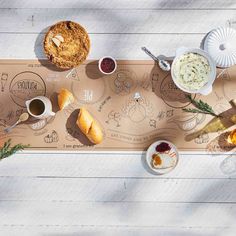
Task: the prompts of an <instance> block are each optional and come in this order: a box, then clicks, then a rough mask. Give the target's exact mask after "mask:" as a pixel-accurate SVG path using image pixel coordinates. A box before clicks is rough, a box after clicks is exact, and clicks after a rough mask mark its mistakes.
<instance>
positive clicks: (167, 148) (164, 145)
mask: <svg viewBox="0 0 236 236" xmlns="http://www.w3.org/2000/svg"><path fill="white" fill-rule="evenodd" d="M170 149H171V147H170V145H169V144H168V143H165V142H162V143H160V144H159V145H157V146H156V151H157V152H166V151H170Z"/></svg>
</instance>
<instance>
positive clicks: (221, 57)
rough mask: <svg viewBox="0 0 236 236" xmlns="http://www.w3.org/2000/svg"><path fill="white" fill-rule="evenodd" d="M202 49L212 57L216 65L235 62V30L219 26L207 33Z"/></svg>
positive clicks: (221, 65) (228, 64)
mask: <svg viewBox="0 0 236 236" xmlns="http://www.w3.org/2000/svg"><path fill="white" fill-rule="evenodd" d="M204 50H205V51H207V52H208V54H209V55H210V56H211V57H212V59H213V60H214V61H215V63H216V65H217V66H218V67H230V66H233V65H234V64H236V30H235V29H233V28H230V27H219V28H217V29H214V30H212V31H211V32H210V33H208V35H207V37H206V39H205V42H204Z"/></svg>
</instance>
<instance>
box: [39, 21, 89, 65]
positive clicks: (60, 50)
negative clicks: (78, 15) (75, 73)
mask: <svg viewBox="0 0 236 236" xmlns="http://www.w3.org/2000/svg"><path fill="white" fill-rule="evenodd" d="M57 35H60V36H62V37H63V39H64V42H61V43H60V45H59V46H57V45H56V44H55V43H54V42H53V40H52V39H53V38H54V37H55V36H57ZM89 49H90V40H89V36H88V33H87V32H86V30H85V29H84V28H83V27H82V26H81V25H80V24H78V23H75V22H72V21H61V22H58V23H57V24H55V25H53V26H51V27H50V29H49V30H48V32H47V33H46V35H45V38H44V52H45V54H46V55H47V57H48V59H49V60H50V61H51V62H52V63H53V64H55V65H56V66H58V67H60V68H63V69H69V68H73V67H76V66H78V65H80V64H81V63H83V62H84V61H85V60H86V58H87V56H88V53H89Z"/></svg>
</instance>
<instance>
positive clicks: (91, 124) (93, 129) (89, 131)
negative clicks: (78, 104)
mask: <svg viewBox="0 0 236 236" xmlns="http://www.w3.org/2000/svg"><path fill="white" fill-rule="evenodd" d="M76 124H77V126H78V127H79V128H80V130H81V131H82V132H83V134H85V135H86V137H87V138H88V139H89V140H90V141H91V142H92V143H94V144H99V143H101V142H102V140H103V134H102V129H101V127H100V126H99V124H98V123H97V121H96V120H94V118H93V117H92V116H91V115H90V113H89V112H88V111H87V110H86V109H85V108H80V111H79V115H78V118H77V121H76Z"/></svg>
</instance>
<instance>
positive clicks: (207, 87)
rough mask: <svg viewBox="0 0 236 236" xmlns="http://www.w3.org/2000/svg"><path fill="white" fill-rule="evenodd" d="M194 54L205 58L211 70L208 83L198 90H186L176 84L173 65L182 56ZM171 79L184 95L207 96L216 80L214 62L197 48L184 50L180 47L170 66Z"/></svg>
mask: <svg viewBox="0 0 236 236" xmlns="http://www.w3.org/2000/svg"><path fill="white" fill-rule="evenodd" d="M191 52H192V53H196V54H199V55H201V56H203V57H205V58H206V59H207V61H208V62H209V65H210V68H211V73H210V76H209V79H208V82H207V84H206V85H204V86H203V87H202V88H200V89H196V90H189V89H186V88H184V87H182V86H181V85H180V84H179V83H178V80H177V78H176V77H175V74H174V65H175V62H176V61H177V60H178V59H179V57H181V56H182V55H184V54H187V53H191ZM171 77H172V79H173V81H174V83H175V85H176V86H177V87H178V88H179V89H181V90H183V91H184V92H186V93H200V94H202V95H208V94H209V93H211V92H212V85H213V83H214V81H215V79H216V64H215V62H214V60H213V59H212V58H211V57H210V56H209V54H208V53H207V52H205V51H203V50H201V49H198V48H185V47H181V48H178V49H177V50H176V56H175V59H174V61H173V63H172V66H171Z"/></svg>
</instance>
